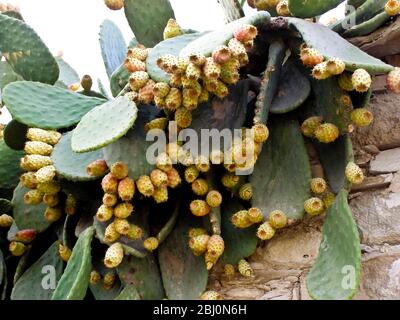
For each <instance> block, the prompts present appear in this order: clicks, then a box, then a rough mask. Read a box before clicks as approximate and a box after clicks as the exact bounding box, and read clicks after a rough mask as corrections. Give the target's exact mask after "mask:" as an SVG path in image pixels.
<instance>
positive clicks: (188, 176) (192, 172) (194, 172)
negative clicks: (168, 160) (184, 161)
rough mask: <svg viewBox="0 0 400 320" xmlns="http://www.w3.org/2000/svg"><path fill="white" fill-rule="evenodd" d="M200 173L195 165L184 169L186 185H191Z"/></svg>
mask: <svg viewBox="0 0 400 320" xmlns="http://www.w3.org/2000/svg"><path fill="white" fill-rule="evenodd" d="M199 174H200V171H199V170H198V169H197V168H196V166H195V165H191V166H189V167H187V168H186V169H185V180H186V182H187V183H192V182H193V181H195V180H196V179H197V177H198V176H199Z"/></svg>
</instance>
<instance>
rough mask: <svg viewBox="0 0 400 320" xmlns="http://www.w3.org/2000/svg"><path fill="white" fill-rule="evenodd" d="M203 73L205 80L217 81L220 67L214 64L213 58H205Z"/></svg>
mask: <svg viewBox="0 0 400 320" xmlns="http://www.w3.org/2000/svg"><path fill="white" fill-rule="evenodd" d="M203 73H204V76H205V77H206V78H207V79H211V80H217V79H218V78H219V76H220V75H221V65H219V64H218V63H216V62H215V61H214V59H213V58H207V59H206V63H205V64H204V67H203Z"/></svg>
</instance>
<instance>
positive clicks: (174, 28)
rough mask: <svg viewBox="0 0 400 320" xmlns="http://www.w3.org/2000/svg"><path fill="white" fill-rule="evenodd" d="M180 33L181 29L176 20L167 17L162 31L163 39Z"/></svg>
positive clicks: (181, 32)
mask: <svg viewBox="0 0 400 320" xmlns="http://www.w3.org/2000/svg"><path fill="white" fill-rule="evenodd" d="M182 34H183V30H182V29H181V27H180V26H179V24H178V23H177V22H176V20H175V19H169V20H168V23H167V25H166V27H165V29H164V32H163V36H164V40H166V39H171V38H175V37H177V36H180V35H182Z"/></svg>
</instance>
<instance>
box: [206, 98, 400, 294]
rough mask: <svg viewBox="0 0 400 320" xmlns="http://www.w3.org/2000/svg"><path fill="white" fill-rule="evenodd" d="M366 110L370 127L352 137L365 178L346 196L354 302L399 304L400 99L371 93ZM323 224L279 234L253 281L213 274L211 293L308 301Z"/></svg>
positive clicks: (257, 263) (256, 260) (259, 257)
mask: <svg viewBox="0 0 400 320" xmlns="http://www.w3.org/2000/svg"><path fill="white" fill-rule="evenodd" d="M369 108H370V109H371V111H372V112H373V113H374V114H375V116H376V120H375V122H374V124H373V125H372V126H371V127H369V128H366V129H358V130H357V131H356V132H354V134H353V137H352V138H353V142H354V147H355V155H356V162H357V163H358V164H359V165H360V166H361V167H362V168H363V169H364V170H365V173H366V175H367V178H366V180H365V182H364V183H363V184H362V185H360V186H357V187H356V188H354V189H353V190H352V193H351V194H350V205H351V207H352V210H353V214H354V217H355V219H356V222H357V225H358V229H359V232H360V238H361V243H362V247H361V248H362V276H361V284H360V288H359V292H358V294H357V295H356V297H355V299H400V96H399V95H394V94H390V93H387V92H381V93H375V94H374V97H373V98H372V100H371V104H370V107H369ZM314 169H315V170H314V171H317V172H318V170H319V168H318V166H317V167H316V168H314ZM322 224H323V217H319V218H317V219H309V218H306V219H305V220H304V221H303V222H302V223H301V224H299V225H296V226H294V227H292V228H289V229H287V230H284V231H282V232H280V233H279V234H278V235H277V236H276V237H274V238H273V239H272V240H271V241H269V242H267V243H265V244H264V245H263V246H262V247H259V248H258V249H257V251H256V253H255V254H254V255H253V256H252V257H251V258H250V259H249V262H250V263H251V265H252V267H253V268H254V271H255V277H254V278H252V279H245V278H243V277H241V276H240V275H237V276H236V277H235V278H234V279H232V280H229V281H228V280H227V279H225V278H224V277H223V276H221V270H216V271H215V272H214V273H213V274H212V275H211V277H210V282H209V286H210V288H213V289H214V290H217V291H219V292H221V293H222V294H223V295H224V297H225V299H257V300H276V299H289V300H307V299H310V297H309V296H308V294H307V289H306V287H305V276H306V275H307V272H308V271H309V269H310V267H311V266H312V264H313V261H314V260H315V258H316V257H317V255H318V248H319V244H320V241H321V229H322Z"/></svg>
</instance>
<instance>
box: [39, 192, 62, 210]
mask: <svg viewBox="0 0 400 320" xmlns="http://www.w3.org/2000/svg"><path fill="white" fill-rule="evenodd" d="M43 202H44V204H46V205H47V206H48V207H51V208H53V207H56V206H57V205H58V204H59V203H60V198H59V197H58V195H57V194H45V195H44V196H43Z"/></svg>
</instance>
